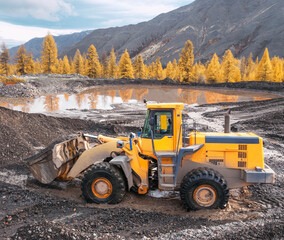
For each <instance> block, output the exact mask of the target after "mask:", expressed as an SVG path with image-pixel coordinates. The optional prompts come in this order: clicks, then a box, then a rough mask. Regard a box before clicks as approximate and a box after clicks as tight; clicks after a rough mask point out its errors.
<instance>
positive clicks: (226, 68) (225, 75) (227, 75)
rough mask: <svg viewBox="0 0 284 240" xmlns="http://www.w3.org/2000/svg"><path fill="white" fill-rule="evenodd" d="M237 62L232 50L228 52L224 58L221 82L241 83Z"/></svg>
mask: <svg viewBox="0 0 284 240" xmlns="http://www.w3.org/2000/svg"><path fill="white" fill-rule="evenodd" d="M236 64H237V60H236V59H235V58H234V56H233V54H232V52H231V50H227V51H226V52H225V54H224V56H223V61H222V64H221V78H220V81H221V82H238V81H240V69H239V68H238V67H237V66H236Z"/></svg>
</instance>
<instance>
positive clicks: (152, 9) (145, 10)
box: [74, 0, 193, 27]
mask: <svg viewBox="0 0 284 240" xmlns="http://www.w3.org/2000/svg"><path fill="white" fill-rule="evenodd" d="M191 2H193V0H187V1H186V0H136V1H135V2H134V1H133V0H120V1H117V0H81V3H82V4H86V5H88V9H85V10H84V17H85V18H89V19H92V20H93V19H99V18H104V19H105V20H104V21H101V26H102V27H114V26H122V25H127V24H135V23H138V22H142V21H148V20H150V19H152V18H153V17H156V16H157V15H159V14H161V13H166V12H169V11H171V10H174V9H176V8H178V7H180V6H183V5H186V4H189V3H191ZM74 4H75V3H74ZM78 11H80V10H78ZM114 24H115V25H114Z"/></svg>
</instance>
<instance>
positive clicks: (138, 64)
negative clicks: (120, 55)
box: [133, 54, 146, 79]
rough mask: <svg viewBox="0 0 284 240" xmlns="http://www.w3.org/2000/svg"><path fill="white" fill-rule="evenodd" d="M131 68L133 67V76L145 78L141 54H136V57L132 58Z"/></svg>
mask: <svg viewBox="0 0 284 240" xmlns="http://www.w3.org/2000/svg"><path fill="white" fill-rule="evenodd" d="M133 68H134V75H135V78H140V79H145V78H146V74H145V65H144V62H143V57H142V55H141V54H139V55H138V56H136V58H135V59H134V64H133Z"/></svg>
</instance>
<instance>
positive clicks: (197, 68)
mask: <svg viewBox="0 0 284 240" xmlns="http://www.w3.org/2000/svg"><path fill="white" fill-rule="evenodd" d="M205 70H206V69H205V67H204V65H203V64H202V63H201V62H199V63H196V64H194V65H193V68H192V73H193V74H192V75H193V80H194V82H196V83H205Z"/></svg>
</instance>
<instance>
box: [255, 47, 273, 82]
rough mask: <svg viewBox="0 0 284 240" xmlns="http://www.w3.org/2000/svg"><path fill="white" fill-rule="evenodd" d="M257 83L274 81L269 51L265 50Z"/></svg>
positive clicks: (259, 67)
mask: <svg viewBox="0 0 284 240" xmlns="http://www.w3.org/2000/svg"><path fill="white" fill-rule="evenodd" d="M256 78H257V81H272V78H273V72H272V65H271V62H270V58H269V52H268V49H267V48H265V50H264V53H263V56H262V58H261V60H260V62H259V65H258V69H257V76H256Z"/></svg>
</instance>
